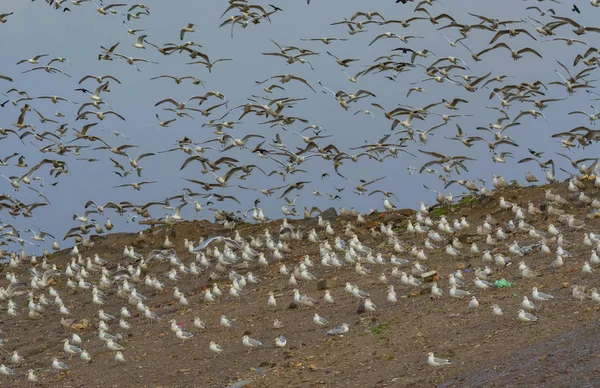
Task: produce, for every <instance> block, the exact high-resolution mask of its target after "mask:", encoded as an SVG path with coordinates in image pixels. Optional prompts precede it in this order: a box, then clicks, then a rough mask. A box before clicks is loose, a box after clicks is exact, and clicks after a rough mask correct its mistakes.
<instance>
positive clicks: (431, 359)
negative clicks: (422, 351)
mask: <svg viewBox="0 0 600 388" xmlns="http://www.w3.org/2000/svg"><path fill="white" fill-rule="evenodd" d="M427 364H429V365H430V366H433V367H436V368H437V367H441V366H444V365H450V360H446V359H443V358H436V357H435V356H434V355H433V352H429V353H427Z"/></svg>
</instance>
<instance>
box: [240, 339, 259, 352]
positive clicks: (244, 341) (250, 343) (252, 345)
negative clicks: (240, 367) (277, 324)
mask: <svg viewBox="0 0 600 388" xmlns="http://www.w3.org/2000/svg"><path fill="white" fill-rule="evenodd" d="M242 344H243V345H244V346H246V347H248V348H249V350H248V353H249V352H251V351H252V349H253V348H258V347H259V346H262V342H260V341H258V340H255V339H254V338H250V337H248V336H247V335H245V336H243V337H242Z"/></svg>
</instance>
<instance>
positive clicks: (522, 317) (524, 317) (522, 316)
mask: <svg viewBox="0 0 600 388" xmlns="http://www.w3.org/2000/svg"><path fill="white" fill-rule="evenodd" d="M517 319H518V320H519V321H523V322H535V321H537V320H538V319H537V317H536V316H535V315H532V314H529V313H526V312H525V310H523V309H520V310H519V313H518V314H517Z"/></svg>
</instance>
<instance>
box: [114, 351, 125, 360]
mask: <svg viewBox="0 0 600 388" xmlns="http://www.w3.org/2000/svg"><path fill="white" fill-rule="evenodd" d="M115 361H116V362H125V356H123V353H121V351H118V352H117V353H116V354H115Z"/></svg>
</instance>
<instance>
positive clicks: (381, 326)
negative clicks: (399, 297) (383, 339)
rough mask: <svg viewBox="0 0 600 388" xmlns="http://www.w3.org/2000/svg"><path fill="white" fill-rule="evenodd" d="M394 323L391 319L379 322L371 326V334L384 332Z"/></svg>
mask: <svg viewBox="0 0 600 388" xmlns="http://www.w3.org/2000/svg"><path fill="white" fill-rule="evenodd" d="M394 323H396V322H395V321H394V320H393V319H392V320H389V321H387V322H383V323H380V324H379V325H377V326H375V327H372V328H371V333H373V334H381V333H383V332H385V331H386V330H387V329H389V328H390V327H392V325H393V324H394Z"/></svg>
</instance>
